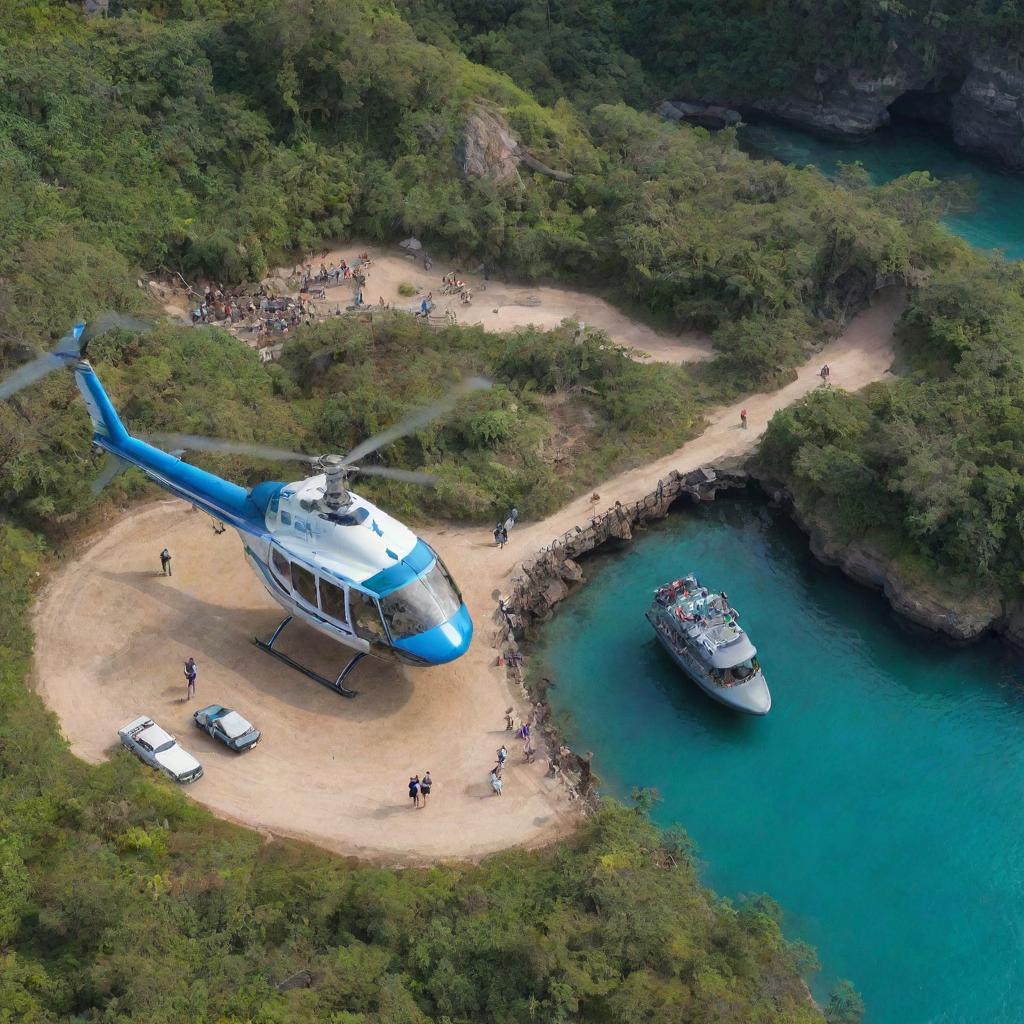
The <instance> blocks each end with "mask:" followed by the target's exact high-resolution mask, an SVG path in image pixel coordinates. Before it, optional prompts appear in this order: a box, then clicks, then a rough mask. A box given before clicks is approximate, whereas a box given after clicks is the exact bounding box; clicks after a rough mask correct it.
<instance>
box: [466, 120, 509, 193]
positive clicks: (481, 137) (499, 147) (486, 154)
mask: <svg viewBox="0 0 1024 1024" xmlns="http://www.w3.org/2000/svg"><path fill="white" fill-rule="evenodd" d="M455 159H456V160H457V161H458V164H459V167H460V168H461V169H462V173H463V175H465V176H466V177H470V178H487V179H489V180H490V181H494V182H498V183H499V184H500V183H501V182H504V181H508V180H510V179H511V178H514V177H515V176H516V175H517V174H518V173H519V140H518V139H517V138H516V137H515V135H513V134H512V130H511V129H510V128H509V126H508V124H507V123H506V122H505V120H504V118H502V117H500V116H499V115H498V114H496V113H494V112H493V111H491V110H488V109H486V108H485V107H474V108H473V110H472V111H471V112H470V115H469V117H467V118H466V124H465V125H464V127H463V129H462V135H461V136H460V138H459V142H458V145H457V146H456V149H455Z"/></svg>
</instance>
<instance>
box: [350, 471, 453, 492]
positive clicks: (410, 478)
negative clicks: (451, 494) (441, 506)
mask: <svg viewBox="0 0 1024 1024" xmlns="http://www.w3.org/2000/svg"><path fill="white" fill-rule="evenodd" d="M348 468H349V469H350V470H351V471H352V472H353V473H362V475H363V476H382V477H385V478H386V479H388V480H398V481H400V482H401V483H404V484H420V485H422V486H423V487H436V486H437V485H438V483H439V482H440V481H439V480H438V479H437V477H436V476H434V475H433V474H432V473H420V472H417V471H416V470H414V469H393V468H392V467H391V466H349V467H348Z"/></svg>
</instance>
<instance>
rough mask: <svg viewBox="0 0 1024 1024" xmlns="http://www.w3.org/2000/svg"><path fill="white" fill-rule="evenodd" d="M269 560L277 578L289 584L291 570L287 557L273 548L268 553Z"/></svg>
mask: <svg viewBox="0 0 1024 1024" xmlns="http://www.w3.org/2000/svg"><path fill="white" fill-rule="evenodd" d="M270 561H271V562H272V563H273V565H274V572H275V573H276V574H277V578H278V579H279V580H281V581H282V582H283V583H285V584H290V583H291V581H292V571H291V566H290V565H289V563H288V559H287V558H285V556H284V555H283V554H282V553H281V552H280V551H278V550H277V548H274V549H273V550H272V551H271V553H270Z"/></svg>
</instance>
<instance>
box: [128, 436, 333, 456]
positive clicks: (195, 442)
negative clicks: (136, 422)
mask: <svg viewBox="0 0 1024 1024" xmlns="http://www.w3.org/2000/svg"><path fill="white" fill-rule="evenodd" d="M145 440H147V441H150V442H152V443H154V444H159V445H162V446H168V447H171V448H176V449H179V450H184V451H194V452H223V453H224V454H226V455H254V456H255V457H256V458H259V459H270V460H272V461H274V462H316V460H317V459H318V458H319V456H318V455H303V454H301V453H300V452H289V451H286V450H285V449H283V448H271V447H269V446H268V445H263V444H248V443H246V442H244V441H221V440H219V439H218V438H214V437H200V436H199V435H197V434H163V433H157V434H147V435H146V438H145Z"/></svg>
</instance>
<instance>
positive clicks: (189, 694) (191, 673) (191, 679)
mask: <svg viewBox="0 0 1024 1024" xmlns="http://www.w3.org/2000/svg"><path fill="white" fill-rule="evenodd" d="M198 672H199V668H198V666H197V665H196V659H195V658H193V657H191V656H189V659H188V661H186V662H185V684H186V685H185V700H191V699H192V698H193V697H194V696H195V693H196V675H198Z"/></svg>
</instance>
